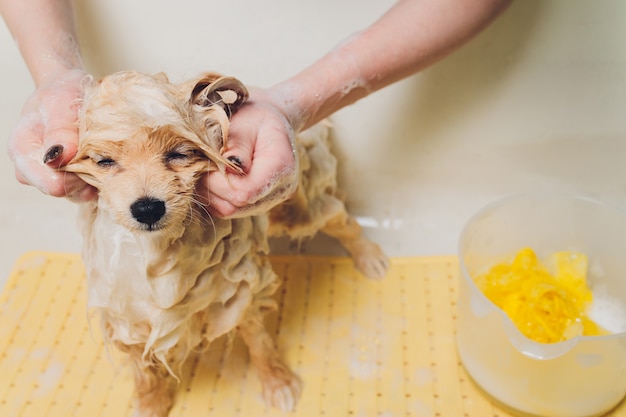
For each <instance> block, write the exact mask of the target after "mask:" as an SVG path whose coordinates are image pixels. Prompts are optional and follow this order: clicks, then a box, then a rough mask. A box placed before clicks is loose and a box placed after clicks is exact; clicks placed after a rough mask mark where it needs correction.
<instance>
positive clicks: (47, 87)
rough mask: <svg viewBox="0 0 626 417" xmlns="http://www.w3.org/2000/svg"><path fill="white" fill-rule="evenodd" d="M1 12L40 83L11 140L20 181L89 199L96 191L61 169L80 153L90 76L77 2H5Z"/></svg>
mask: <svg viewBox="0 0 626 417" xmlns="http://www.w3.org/2000/svg"><path fill="white" fill-rule="evenodd" d="M0 13H1V14H2V17H3V19H4V20H5V22H6V24H7V27H8V28H9V30H10V31H11V34H12V35H13V37H14V39H15V41H16V43H17V45H18V48H19V51H20V54H21V55H22V57H23V59H24V62H25V63H26V66H27V67H28V69H29V71H30V74H31V77H32V79H33V81H34V84H35V92H34V93H33V94H32V95H31V96H30V97H29V98H28V100H27V101H26V103H25V105H24V107H23V109H22V113H21V115H20V119H19V120H18V122H17V125H16V127H15V129H14V130H13V132H12V133H11V136H10V138H9V143H8V150H9V156H10V157H11V159H12V160H13V162H14V163H15V170H16V177H17V179H18V180H19V181H20V182H22V183H24V184H31V185H34V186H36V187H37V188H39V189H40V190H42V191H43V192H44V193H47V194H51V195H55V196H70V197H74V198H77V199H86V198H90V197H92V196H93V190H91V189H90V188H89V187H88V186H87V185H86V184H85V183H84V182H82V181H81V180H80V179H78V177H76V176H75V175H74V174H70V173H64V172H60V171H58V170H57V169H56V168H58V167H59V166H61V165H64V164H65V163H67V162H68V161H69V160H70V159H71V158H72V156H73V155H74V154H75V152H76V146H77V144H78V131H77V124H76V120H77V112H78V106H79V103H80V99H81V98H82V92H83V89H82V80H83V79H84V77H85V72H84V69H83V64H82V60H81V56H80V51H79V48H78V44H77V41H76V29H75V24H74V17H73V7H72V1H71V0H20V1H14V0H0ZM55 150H56V152H52V151H55ZM46 155H48V158H46ZM54 156H56V158H54ZM44 159H46V160H47V163H44Z"/></svg>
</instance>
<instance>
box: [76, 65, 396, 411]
mask: <svg viewBox="0 0 626 417" xmlns="http://www.w3.org/2000/svg"><path fill="white" fill-rule="evenodd" d="M246 98H247V90H246V89H245V87H244V86H243V85H242V84H241V83H240V82H239V81H237V80H236V79H233V78H229V77H220V76H217V75H214V74H207V75H205V76H204V77H202V78H201V79H199V80H194V81H192V82H189V83H182V84H173V83H170V82H169V81H168V79H167V77H165V76H164V75H162V74H161V75H156V76H149V75H145V74H140V73H136V72H121V73H117V74H113V75H111V76H108V77H106V78H104V79H102V80H99V81H95V82H92V83H91V84H90V85H89V86H88V87H87V93H86V96H85V101H84V103H83V106H82V110H81V116H80V123H81V125H80V142H79V149H78V153H77V155H76V157H75V158H74V160H73V161H72V162H71V163H70V164H69V165H68V166H67V167H66V169H67V170H68V171H71V172H75V173H77V174H78V175H80V176H81V178H83V179H84V180H85V181H87V182H88V183H89V184H91V185H93V186H94V187H95V188H97V189H98V191H99V194H98V199H97V200H96V201H93V202H89V203H84V204H83V205H82V207H81V226H82V230H83V235H84V249H83V258H84V262H85V265H86V269H87V279H88V293H89V300H88V303H89V307H90V308H91V309H93V310H94V311H96V312H98V313H99V315H100V317H101V320H102V326H103V329H104V334H105V337H106V339H107V341H108V342H110V343H113V344H114V345H116V346H117V347H118V348H119V349H120V350H122V351H124V352H127V353H128V354H129V356H130V358H131V360H132V363H133V366H134V370H135V383H136V394H137V406H136V412H135V415H136V416H137V417H164V416H166V415H167V414H168V411H169V409H170V407H171V405H172V403H173V395H174V391H175V384H176V379H177V378H178V376H177V375H178V373H179V371H180V369H181V365H182V363H183V362H184V361H185V359H186V357H187V356H188V355H189V353H190V352H191V351H192V350H194V349H198V348H200V347H204V346H207V345H208V344H210V342H211V341H213V340H215V339H216V338H218V337H220V336H223V335H225V334H228V333H231V332H233V331H238V333H239V334H240V335H241V336H242V338H243V340H244V341H245V343H246V344H247V345H248V348H249V351H250V357H251V362H252V364H253V366H254V367H255V368H256V370H257V373H258V375H259V379H260V381H261V385H262V388H263V396H264V398H265V400H266V402H267V403H268V404H270V405H272V406H275V407H278V408H280V409H283V410H291V409H293V408H294V406H295V404H296V401H297V398H298V396H299V394H300V390H301V385H300V381H299V379H298V378H297V377H296V376H295V375H294V374H293V372H292V371H291V370H289V368H288V367H287V366H286V365H285V364H283V362H282V361H281V360H280V359H279V358H278V355H277V353H276V350H275V348H274V342H273V341H272V339H271V337H270V336H269V334H268V333H267V331H266V330H265V327H264V326H263V313H264V312H265V311H267V310H270V309H274V308H276V304H275V301H274V299H273V298H272V295H273V293H274V292H275V290H276V289H277V287H278V286H279V280H278V278H277V276H276V275H275V273H274V272H273V270H272V268H271V265H270V263H269V261H268V259H267V256H266V255H267V252H268V243H267V236H268V225H269V224H270V222H269V221H268V220H271V227H269V231H270V232H271V233H273V234H287V235H289V236H291V237H294V238H302V237H304V236H311V235H313V234H314V233H315V232H317V231H318V230H321V231H323V232H325V233H327V234H329V235H332V236H334V237H336V238H338V239H339V240H340V241H341V242H342V244H343V245H344V246H345V247H346V249H347V250H348V251H349V252H350V253H351V255H352V257H353V258H354V260H355V264H356V265H357V267H358V268H359V269H361V271H363V273H364V274H365V275H367V276H370V277H373V278H381V277H382V276H383V275H384V273H385V270H386V268H387V259H386V258H385V256H384V254H383V253H382V252H381V251H380V249H379V248H378V246H376V245H375V244H373V243H371V242H369V241H367V240H365V239H364V238H363V237H362V236H361V231H360V228H359V226H358V224H357V223H356V222H355V221H354V220H353V219H352V218H351V217H350V216H349V215H348V214H347V213H346V211H345V208H344V205H343V203H342V202H341V201H340V200H339V199H338V198H337V197H336V181H335V165H336V161H335V158H334V157H333V156H332V155H331V153H330V152H329V148H328V139H327V136H328V127H327V126H324V125H318V126H316V127H314V128H313V129H312V130H310V131H308V132H305V133H304V134H303V135H301V137H300V138H299V139H298V140H297V142H296V143H297V147H298V154H299V157H300V166H301V170H302V175H301V176H300V179H299V188H298V191H297V193H296V195H294V197H292V198H291V199H290V200H288V201H287V202H285V203H283V204H282V205H280V206H278V207H277V208H275V209H273V210H272V211H271V213H269V214H268V215H260V216H254V217H247V218H241V219H234V220H224V219H219V218H214V217H211V216H210V215H209V214H208V211H207V210H206V207H204V206H203V205H202V203H201V202H200V201H199V200H198V199H197V198H196V196H195V188H196V184H197V182H198V180H199V179H200V177H201V176H202V175H204V174H205V173H207V172H209V171H210V170H220V171H222V172H224V171H226V170H237V169H238V167H237V166H235V165H233V164H232V163H230V162H229V161H228V160H226V159H225V158H223V157H222V156H221V150H222V149H223V148H224V146H225V141H226V138H227V133H228V122H229V116H230V114H232V112H234V111H236V110H237V108H238V107H240V106H242V105H245V104H244V102H245V100H246ZM138 202H139V203H141V204H138ZM161 202H162V206H161ZM157 212H158V213H157Z"/></svg>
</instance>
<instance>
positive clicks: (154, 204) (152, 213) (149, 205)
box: [130, 197, 165, 225]
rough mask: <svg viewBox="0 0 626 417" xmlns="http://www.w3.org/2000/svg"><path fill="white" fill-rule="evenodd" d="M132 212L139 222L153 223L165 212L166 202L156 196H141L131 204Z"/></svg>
mask: <svg viewBox="0 0 626 417" xmlns="http://www.w3.org/2000/svg"><path fill="white" fill-rule="evenodd" d="M130 212H131V214H132V215H133V217H134V218H135V219H136V220H137V221H138V222H140V223H143V224H147V225H153V224H154V223H156V222H158V221H159V220H160V219H161V218H162V217H163V215H164V214H165V202H164V201H162V200H158V199H156V198H149V197H146V198H140V199H139V200H137V201H135V202H134V203H133V204H131V205H130Z"/></svg>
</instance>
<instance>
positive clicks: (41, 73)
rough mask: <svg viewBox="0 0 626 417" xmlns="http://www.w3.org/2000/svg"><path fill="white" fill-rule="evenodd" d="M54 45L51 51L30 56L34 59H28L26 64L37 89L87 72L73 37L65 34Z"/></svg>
mask: <svg viewBox="0 0 626 417" xmlns="http://www.w3.org/2000/svg"><path fill="white" fill-rule="evenodd" d="M53 45H54V47H53V48H52V49H50V50H45V51H40V53H38V54H28V55H29V56H31V57H32V58H30V59H26V63H27V65H28V68H29V70H30V73H31V76H32V78H33V81H34V83H35V86H36V87H41V86H44V85H47V84H50V83H52V82H54V81H56V80H59V79H61V78H71V74H74V73H84V72H85V69H84V66H83V62H82V58H81V56H80V52H79V49H78V44H77V43H76V41H75V39H74V37H73V36H71V35H70V34H63V35H61V39H59V41H58V42H55V43H53Z"/></svg>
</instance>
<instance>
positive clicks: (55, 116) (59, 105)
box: [42, 93, 78, 168]
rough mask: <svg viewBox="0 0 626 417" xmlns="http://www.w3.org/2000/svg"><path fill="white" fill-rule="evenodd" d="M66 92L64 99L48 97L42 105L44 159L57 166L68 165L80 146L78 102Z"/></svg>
mask: <svg viewBox="0 0 626 417" xmlns="http://www.w3.org/2000/svg"><path fill="white" fill-rule="evenodd" d="M64 94H65V96H64V97H62V99H60V98H58V97H54V96H53V97H51V98H46V99H45V101H44V106H43V107H42V118H43V120H44V126H45V127H44V131H43V149H44V161H45V163H47V164H48V165H50V166H53V167H56V168H58V167H60V166H63V165H66V164H67V163H68V162H69V161H70V160H71V159H72V158H73V157H74V155H75V154H76V150H77V147H78V123H77V120H78V107H77V102H76V100H75V97H74V96H73V95H71V94H69V93H64Z"/></svg>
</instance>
